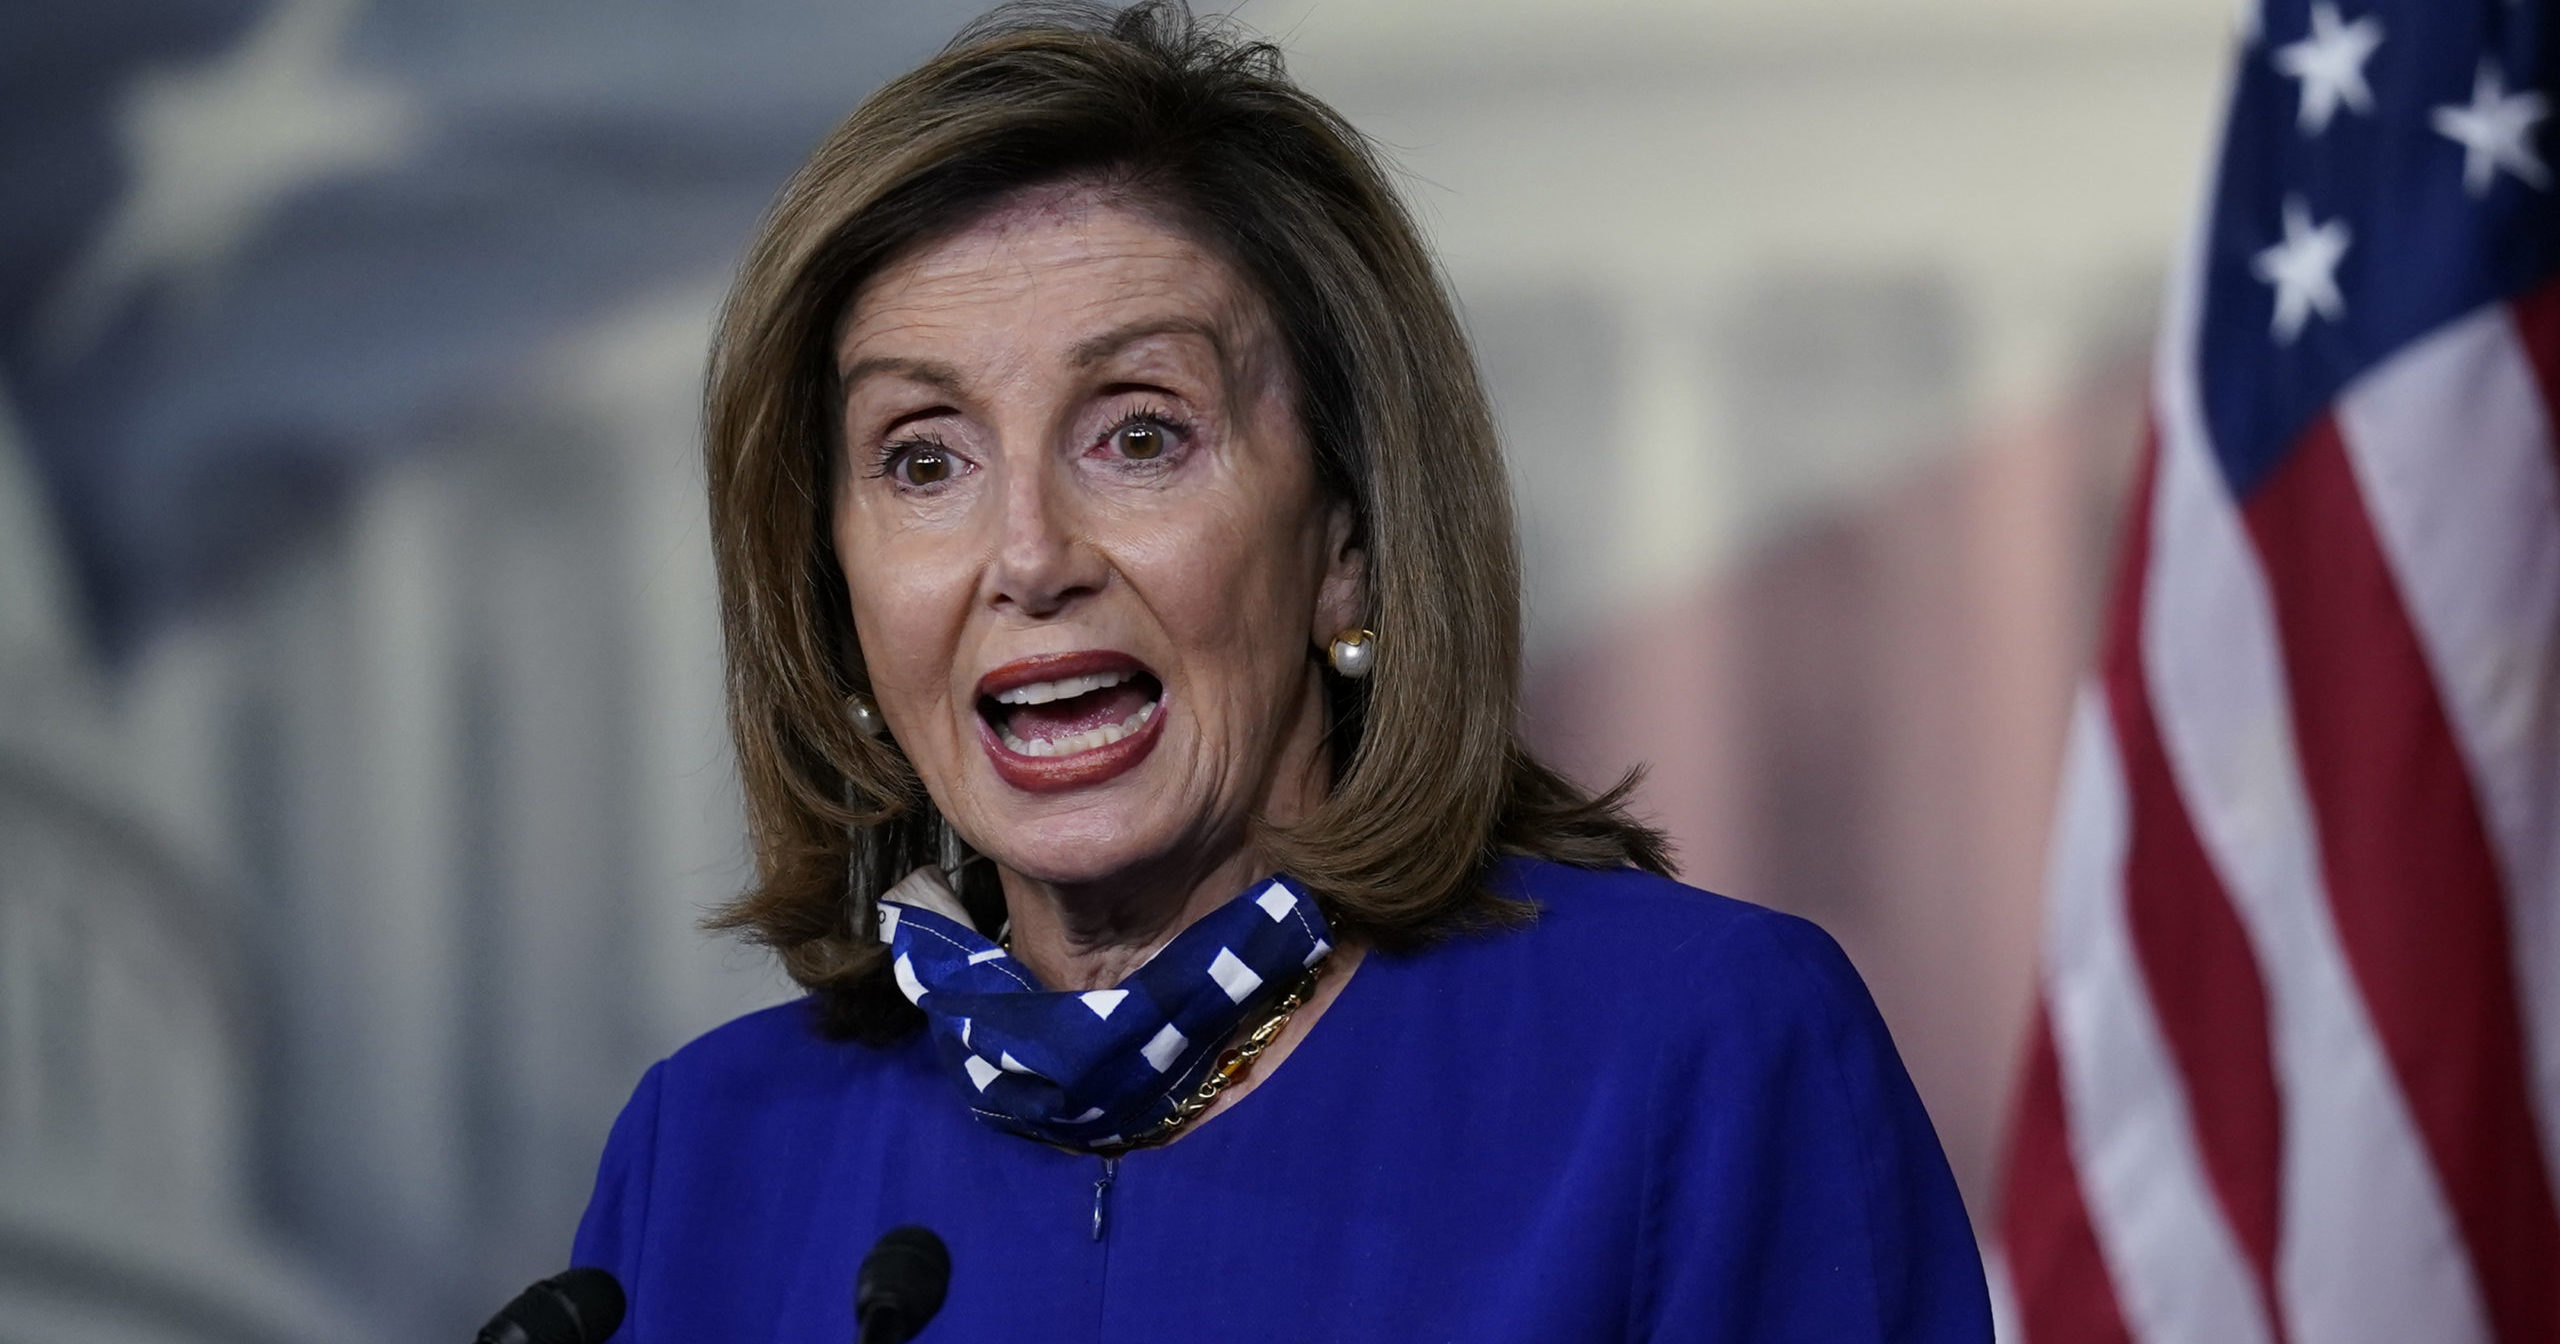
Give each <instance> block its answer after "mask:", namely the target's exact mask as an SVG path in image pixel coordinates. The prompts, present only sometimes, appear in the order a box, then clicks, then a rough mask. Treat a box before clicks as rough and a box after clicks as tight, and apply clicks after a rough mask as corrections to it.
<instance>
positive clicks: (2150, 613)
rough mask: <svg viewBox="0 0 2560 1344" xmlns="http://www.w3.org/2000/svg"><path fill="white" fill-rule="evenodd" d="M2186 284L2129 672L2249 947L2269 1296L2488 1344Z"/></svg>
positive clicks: (2294, 1325)
mask: <svg viewBox="0 0 2560 1344" xmlns="http://www.w3.org/2000/svg"><path fill="white" fill-rule="evenodd" d="M2193 272H2194V268H2193V267H2189V275H2188V276H2187V277H2186V278H2185V279H2184V281H2182V283H2181V284H2180V285H2179V286H2178V287H2177V289H2176V290H2175V291H2173V294H2172V298H2171V303H2172V309H2173V310H2172V312H2171V313H2170V314H2168V316H2167V320H2165V321H2164V322H2163V324H2162V330H2161V351H2160V358H2159V364H2158V373H2157V385H2156V388H2155V396H2156V402H2157V404H2156V405H2155V408H2154V412H2155V416H2156V419H2157V423H2158V425H2159V438H2160V456H2159V468H2158V486H2157V494H2156V495H2155V497H2154V501H2153V505H2152V507H2153V508H2154V511H2155V512H2154V516H2153V520H2152V545H2151V573H2150V575H2149V581H2148V583H2147V584H2146V585H2145V588H2144V607H2143V627H2144V638H2143V648H2142V661H2143V670H2144V673H2145V675H2146V678H2147V680H2148V681H2149V684H2150V688H2151V697H2152V707H2153V711H2154V713H2155V715H2156V717H2157V719H2158V722H2159V725H2160V736H2161V746H2162V748H2163V750H2164V751H2165V752H2166V754H2167V756H2168V759H2169V767H2170V773H2171V775H2172V776H2173V777H2174V778H2175V780H2176V782H2177V788H2178V792H2179V794H2180V796H2181V797H2183V798H2184V799H2185V801H2186V805H2187V814H2188V816H2189V817H2191V818H2192V819H2193V821H2194V823H2195V827H2196V834H2197V838H2198V839H2199V840H2200V841H2201V842H2202V843H2203V845H2204V849H2205V853H2206V855H2207V856H2208V858H2210V860H2211V861H2212V863H2213V866H2214V871H2215V872H2216V873H2217V874H2219V875H2220V876H2221V878H2222V883H2223V887H2224V889H2225V890H2226V891H2228V892H2229V894H2230V897H2231V901H2232V905H2233V906H2234V909H2235V913H2236V914H2238V916H2239V918H2240V921H2241V924H2242V926H2243V927H2244V928H2246V929H2247V931H2248V935H2249V942H2250V946H2251V949H2252V951H2253V952H2254V953H2255V954H2256V958H2257V962H2258V971H2259V974H2260V975H2261V976H2262V977H2263V978H2264V980H2265V983H2266V990H2267V1011H2268V1017H2269V1022H2268V1028H2269V1044H2270V1047H2271V1048H2272V1051H2273V1054H2274V1060H2275V1070H2276V1084H2277V1091H2278V1094H2279V1095H2280V1096H2282V1097H2283V1099H2284V1125H2283V1149H2284V1166H2283V1173H2282V1182H2283V1199H2282V1204H2281V1215H2280V1216H2281V1218H2282V1227H2281V1232H2282V1239H2281V1244H2280V1248H2279V1250H2278V1252H2277V1263H2276V1284H2277V1293H2278V1295H2279V1297H2280V1298H2281V1300H2282V1305H2283V1310H2284V1314H2285V1318H2286V1325H2287V1327H2288V1329H2289V1330H2290V1332H2291V1336H2292V1338H2294V1339H2295V1340H2300V1341H2325V1340H2360V1339H2424V1340H2429V1341H2432V1342H2433V1344H2471V1342H2472V1341H2481V1340H2486V1339H2487V1338H2488V1327H2487V1324H2486V1320H2485V1317H2484V1315H2483V1312H2482V1306H2481V1302H2480V1297H2479V1292H2478V1289H2477V1287H2476V1286H2475V1284H2474V1281H2473V1279H2472V1276H2471V1273H2470V1267H2469V1262H2468V1261H2467V1259H2466V1258H2465V1251H2464V1249H2463V1246H2462V1243H2461V1242H2460V1241H2459V1240H2458V1239H2457V1238H2456V1236H2455V1234H2454V1227H2453V1220H2452V1215H2451V1213H2450V1211H2449V1210H2448V1208H2447V1207H2446V1203H2445V1199H2444V1192H2443V1190H2442V1188H2441V1187H2440V1186H2439V1185H2438V1183H2437V1181H2436V1176H2435V1171H2434V1168H2433V1167H2432V1166H2431V1165H2430V1164H2429V1160H2428V1157H2427V1151H2426V1149H2425V1147H2424V1146H2423V1145H2422V1144H2421V1143H2420V1141H2419V1137H2418V1132H2417V1126H2416V1123H2415V1121H2414V1120H2413V1119H2412V1118H2411V1115H2410V1111H2409V1106H2408V1103H2407V1100H2406V1098H2404V1097H2403V1096H2402V1095H2401V1093H2400V1090H2399V1084H2398V1082H2397V1080H2396V1079H2395V1078H2394V1077H2393V1075H2392V1073H2391V1069H2390V1066H2389V1062H2388V1061H2387V1060H2386V1058H2385V1057H2384V1055H2383V1052H2382V1047H2381V1042H2380V1039H2379V1038H2378V1037H2377V1035H2376V1034H2375V1031H2374V1027H2373V1020H2372V1017H2371V1015H2370V1014H2369V1013H2368V1012H2367V1010H2366V1007H2365V1003H2364V999H2363V997H2362V995H2361V992H2360V991H2359V990H2358V989H2357V987H2356V984H2355V981H2354V978H2353V976H2352V975H2351V974H2350V973H2349V971H2348V969H2347V962H2346V953H2345V950H2344V948H2343V946H2342V945H2341V944H2340V942H2339V938H2338V930H2337V925H2336V922H2335V920H2334V919H2333V917H2332V915H2331V911H2330V908H2329V900H2328V893H2327V889H2326V887H2325V886H2324V885H2323V881H2322V878H2321V870H2320V861H2319V849H2318V846H2317V844H2316V842H2315V839H2314V833H2313V829H2312V820H2311V808H2310V803H2309V800H2308V797H2307V795H2306V793H2305V790H2304V786H2303V782H2302V774H2301V769H2300V764H2299V760H2298V758H2297V757H2296V755H2295V748H2294V739H2293V720H2292V709H2291V704H2290V701H2289V699H2288V694H2287V691H2286V688H2285V674H2284V660H2283V656H2282V650H2281V649H2280V647H2279V645H2278V635H2277V633H2276V624H2275V613H2274V611H2273V609H2272V606H2271V599H2270V598H2269V595H2268V591H2267V582H2266V578H2265V575H2264V574H2263V573H2262V572H2261V571H2260V570H2259V568H2258V562H2257V556H2256V553H2255V551H2254V550H2253V549H2252V546H2251V543H2250V541H2249V538H2248V535H2247V533H2246V531H2245V529H2244V526H2243V524H2242V522H2241V519H2240V515H2239V511H2238V508H2237V506H2236V505H2235V504H2234V503H2233V501H2232V498H2231V494H2230V491H2229V489H2228V488H2227V486H2226V484H2225V481H2224V478H2223V476H2222V472H2221V468H2220V467H2219V465H2218V464H2217V463H2216V462H2215V461H2214V459H2213V456H2212V452H2211V449H2210V446H2209V445H2210V440H2209V438H2208V435H2207V431H2206V428H2205V423H2204V415H2203V410H2202V407H2201V405H2200V404H2199V401H2198V398H2197V392H2196V387H2195V384H2194V382H2193V369H2194V354H2195V350H2194V343H2193V332H2194V330H2195V327H2194V322H2195V303H2194V294H2195V283H2196V279H2195V276H2194V274H2193Z"/></svg>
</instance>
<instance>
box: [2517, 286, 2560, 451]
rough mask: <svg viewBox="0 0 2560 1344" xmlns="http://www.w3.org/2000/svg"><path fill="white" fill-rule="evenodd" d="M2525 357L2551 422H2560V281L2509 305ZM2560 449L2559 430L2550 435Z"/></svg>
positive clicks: (2556, 447)
mask: <svg viewBox="0 0 2560 1344" xmlns="http://www.w3.org/2000/svg"><path fill="white" fill-rule="evenodd" d="M2510 306H2511V308H2512V310H2513V312H2514V314H2515V323H2516V334H2517V335H2518V336H2519V337H2521V338H2522V339H2523V342H2524V353H2525V358H2526V359H2528V360H2530V361H2531V362H2532V364H2533V380H2534V381H2535V382H2537V383H2540V384H2541V385H2542V407H2543V410H2544V411H2545V413H2547V414H2548V415H2549V417H2550V419H2549V423H2550V424H2553V425H2555V426H2560V284H2549V285H2544V286H2543V287H2542V288H2540V289H2538V290H2535V291H2534V292H2533V293H2531V294H2528V295H2526V296H2524V297H2523V298H2521V299H2518V300H2516V301H2515V303H2514V304H2512V305H2510ZM2551 442H2552V445H2553V447H2554V448H2555V449H2560V433H2555V434H2553V435H2552V436H2551Z"/></svg>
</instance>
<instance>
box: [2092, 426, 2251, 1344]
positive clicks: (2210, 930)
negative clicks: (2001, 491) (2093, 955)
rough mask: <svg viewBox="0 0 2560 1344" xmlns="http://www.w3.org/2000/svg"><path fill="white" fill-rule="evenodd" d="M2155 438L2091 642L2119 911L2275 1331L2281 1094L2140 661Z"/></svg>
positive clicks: (2241, 932)
mask: <svg viewBox="0 0 2560 1344" xmlns="http://www.w3.org/2000/svg"><path fill="white" fill-rule="evenodd" d="M2157 470H2158V452H2157V449H2156V448H2155V449H2154V450H2152V451H2151V452H2149V453H2147V454H2146V455H2145V457H2144V460H2143V468H2142V478H2141V481H2140V482H2139V484H2138V486H2137V488H2136V490H2135V492H2134V495H2133V498H2134V499H2135V500H2136V501H2137V503H2136V506H2135V508H2134V510H2133V518H2132V522H2131V525H2130V526H2129V527H2128V529H2127V536H2126V542H2125V554H2124V557H2123V567H2122V568H2121V569H2119V570H2118V571H2117V576H2118V577H2117V582H2116V595H2115V601H2114V608H2115V609H2114V611H2113V613H2112V615H2111V617H2110V619H2109V629H2108V634H2107V647H2106V649H2105V651H2104V653H2103V654H2102V658H2103V664H2102V666H2103V669H2104V670H2103V676H2104V684H2105V687H2106V693H2107V708H2108V711H2109V715H2110V718H2111V719H2112V721H2113V723H2114V726H2115V735H2116V747H2117V750H2118V752H2119V753H2121V756H2122V759H2123V762H2124V774H2125V792H2126V796H2127V799H2128V801H2129V805H2130V816H2129V818H2128V820H2129V822H2130V833H2129V835H2128V836H2127V841H2126V850H2125V872H2124V889H2125V918H2126V922H2127V923H2128V924H2129V925H2130V926H2131V929H2132V934H2133V947H2134V954H2135V956H2136V958H2137V959H2138V960H2139V961H2140V963H2141V966H2142V974H2143V980H2144V982H2145V983H2146V984H2147V985H2148V986H2149V988H2150V998H2151V1010H2152V1013H2153V1015H2154V1016H2155V1017H2156V1018H2157V1019H2158V1020H2159V1023H2160V1032H2161V1035H2162V1036H2163V1037H2164V1038H2165V1039H2166V1041H2167V1043H2168V1047H2169V1053H2170V1056H2171V1057H2172V1058H2173V1059H2175V1060H2176V1061H2177V1066H2178V1072H2179V1073H2180V1074H2181V1075H2182V1076H2183V1077H2184V1080H2185V1082H2186V1093H2187V1107H2188V1114H2189V1119H2190V1121H2191V1123H2192V1124H2193V1125H2194V1127H2195V1135H2196V1146H2197V1148H2198V1150H2199V1153H2200V1154H2201V1156H2202V1158H2203V1160H2204V1166H2205V1171H2206V1174H2207V1175H2208V1176H2209V1177H2210V1179H2211V1180H2212V1182H2213V1189H2214V1194H2215V1195H2216V1197H2217V1198H2219V1200H2220V1201H2221V1204H2222V1212H2223V1217H2224V1219H2225V1220H2226V1221H2228V1222H2229V1223H2230V1225H2231V1230H2232V1235H2233V1238H2234V1239H2235V1240H2237V1241H2238V1242H2239V1244H2240V1249H2241V1251H2242V1253H2243V1254H2245V1255H2247V1256H2248V1257H2249V1268H2250V1270H2251V1271H2252V1272H2253V1273H2254V1274H2255V1275H2256V1277H2257V1280H2258V1296H2259V1299H2260V1301H2261V1302H2262V1303H2263V1304H2264V1306H2265V1308H2266V1316H2267V1323H2268V1326H2269V1329H2270V1332H2271V1333H2272V1335H2273V1337H2274V1338H2275V1339H2276V1340H2277V1341H2278V1344H2282V1341H2283V1340H2284V1339H2285V1338H2286V1337H2287V1331H2286V1329H2285V1318H2284V1310H2283V1306H2282V1299H2281V1298H2279V1297H2278V1295H2277V1293H2276V1245H2277V1242H2278V1240H2279V1237H2280V1234H2281V1231H2282V1222H2283V1215H2282V1212H2281V1210H2282V1206H2283V1201H2282V1197H2281V1192H2282V1189H2283V1145H2284V1112H2283V1103H2282V1101H2281V1100H2280V1098H2279V1095H2278V1093H2277V1090H2276V1074H2275V1056H2274V1049H2273V1047H2272V1045H2271V1044H2270V1042H2269V1040H2268V1024H2267V990H2266V984H2265V982H2264V981H2263V980H2262V979H2261V978H2260V977H2259V974H2258V960H2257V955H2256V952H2255V950H2254V949H2253V948H2252V947H2251V945H2250V942H2249V933H2248V930H2247V929H2246V928H2245V927H2243V926H2242V924H2241V923H2240V916H2239V914H2238V913H2237V912H2236V911H2235V910H2234V909H2233V908H2232V904H2231V898H2230V895H2229V893H2228V892H2226V891H2225V890H2224V889H2223V885H2222V879H2221V877H2220V876H2219V875H2218V874H2216V873H2215V872H2214V869H2213V864H2212V862H2211V861H2210V860H2208V859H2207V858H2206V857H2205V852H2204V845H2203V843H2202V842H2201V841H2200V840H2198V839H2197V838H2196V830H2195V824H2194V822H2193V821H2192V820H2191V819H2190V818H2189V817H2188V815H2187V808H2186V801H2185V799H2184V798H2183V797H2182V796H2181V795H2180V794H2179V792H2178V785H2177V779H2176V777H2175V775H2173V774H2172V773H2171V771H2170V768H2169V756H2168V751H2167V749H2166V748H2165V747H2163V746H2162V745H2161V740H2160V725H2159V722H2158V720H2157V719H2155V718H2154V717H2153V714H2152V709H2151V690H2150V684H2149V679H2148V678H2147V677H2146V676H2145V674H2144V672H2143V668H2142V610H2143V594H2144V590H2145V587H2146V583H2145V580H2146V577H2147V576H2148V574H2149V572H2150V565H2151V510H2150V509H2149V508H2148V507H2146V506H2147V504H2148V501H2149V500H2150V499H2151V497H2152V491H2151V482H2152V479H2153V477H2154V475H2155V474H2156V472H2157Z"/></svg>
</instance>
